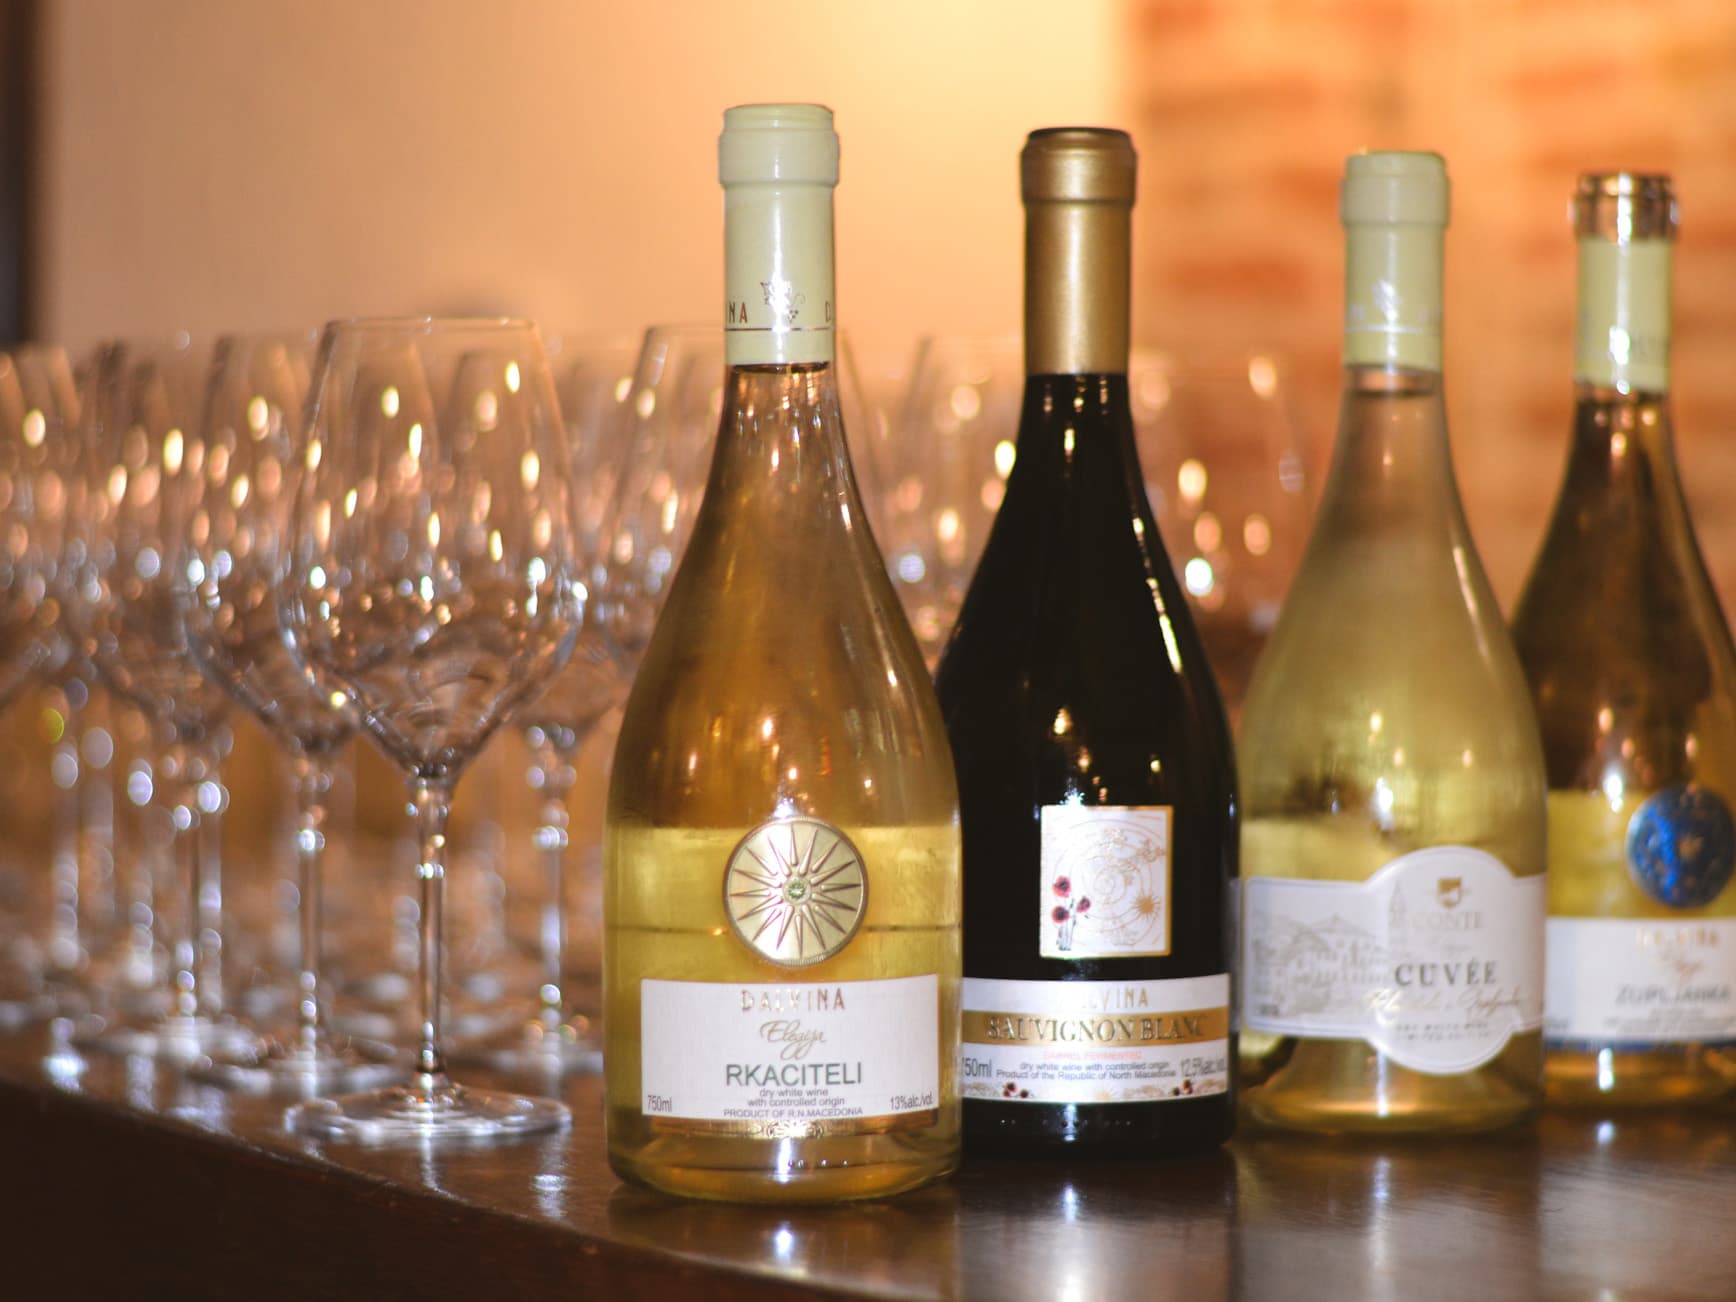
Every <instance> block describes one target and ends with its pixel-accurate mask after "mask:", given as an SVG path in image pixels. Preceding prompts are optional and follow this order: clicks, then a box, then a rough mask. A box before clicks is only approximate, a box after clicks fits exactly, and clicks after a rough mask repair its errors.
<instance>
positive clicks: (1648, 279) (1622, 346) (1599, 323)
mask: <svg viewBox="0 0 1736 1302" xmlns="http://www.w3.org/2000/svg"><path fill="white" fill-rule="evenodd" d="M1672 253H1673V246H1672V244H1671V242H1670V241H1669V240H1668V239H1666V238H1656V239H1643V240H1611V239H1601V238H1597V237H1595V236H1582V237H1581V238H1580V241H1579V312H1578V317H1577V320H1576V322H1575V328H1574V341H1573V378H1574V382H1575V383H1576V384H1577V385H1579V386H1580V394H1581V399H1582V400H1583V399H1584V397H1585V396H1586V395H1587V394H1588V393H1589V392H1593V391H1596V390H1607V391H1609V392H1611V393H1613V394H1629V393H1649V394H1665V393H1668V392H1669V390H1670V271H1671V264H1672Z"/></svg>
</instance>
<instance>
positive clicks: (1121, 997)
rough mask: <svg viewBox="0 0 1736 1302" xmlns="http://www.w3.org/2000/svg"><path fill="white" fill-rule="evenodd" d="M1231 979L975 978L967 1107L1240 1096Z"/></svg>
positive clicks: (964, 1089)
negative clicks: (991, 1102) (1234, 1072)
mask: <svg viewBox="0 0 1736 1302" xmlns="http://www.w3.org/2000/svg"><path fill="white" fill-rule="evenodd" d="M1229 1059H1230V978H1229V976H1228V975H1227V974H1225V975H1219V976H1205V977H1184V978H1181V979H1179V980H1173V981H1000V980H994V979H990V978H983V977H966V978H965V982H964V1069H963V1072H962V1077H961V1079H962V1083H961V1085H960V1088H959V1092H960V1093H961V1094H962V1095H963V1096H964V1097H965V1098H967V1099H996V1100H999V1101H1001V1102H1003V1103H1149V1102H1153V1101H1155V1100H1159V1099H1179V1098H1198V1097H1201V1096H1203V1095H1207V1094H1222V1093H1225V1092H1226V1091H1227V1090H1228V1089H1229V1087H1230V1076H1229Z"/></svg>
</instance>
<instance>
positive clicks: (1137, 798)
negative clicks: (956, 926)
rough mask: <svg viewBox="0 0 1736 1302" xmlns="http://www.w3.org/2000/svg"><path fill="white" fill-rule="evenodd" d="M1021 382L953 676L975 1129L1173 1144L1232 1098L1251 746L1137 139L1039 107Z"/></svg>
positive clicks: (970, 1142)
mask: <svg viewBox="0 0 1736 1302" xmlns="http://www.w3.org/2000/svg"><path fill="white" fill-rule="evenodd" d="M1021 172H1022V189H1023V195H1024V203H1025V371H1026V380H1025V394H1024V408H1023V411H1022V413H1021V416H1020V420H1019V429H1018V442H1017V445H1016V456H1015V459H1014V462H1013V467H1012V471H1011V473H1010V475H1009V476H1008V479H1007V486H1006V496H1005V498H1004V499H1003V501H1002V503H1001V507H1000V511H999V513H998V515H997V516H996V518H995V522H994V526H993V529H992V530H991V532H990V534H989V537H988V541H987V543H986V545H985V546H984V549H983V555H982V559H981V561H980V562H979V563H978V566H977V570H976V574H975V576H974V577H973V578H972V580H971V585H970V590H969V592H968V594H967V595H966V597H965V601H964V605H963V608H962V610H961V612H960V615H959V619H958V625H957V627H956V629H955V630H954V632H953V635H952V638H951V640H950V642H949V643H948V646H947V649H946V653H945V656H944V658H943V659H942V661H941V665H940V671H939V676H938V680H937V685H938V689H939V693H940V700H941V710H942V713H943V715H944V716H945V719H946V724H947V730H948V733H949V735H950V736H951V738H952V745H953V754H954V757H955V761H956V764H957V769H958V780H959V800H960V808H961V811H962V814H963V819H964V853H965V863H964V875H965V940H964V943H965V982H964V1032H963V1037H964V1049H963V1055H964V1056H963V1069H962V1079H961V1083H960V1087H961V1090H962V1092H963V1095H964V1126H965V1142H966V1144H967V1146H969V1147H973V1148H978V1147H980V1148H982V1149H986V1150H997V1149H998V1150H1002V1151H1023V1152H1043V1151H1050V1152H1079V1153H1093V1154H1100V1155H1104V1154H1112V1155H1125V1156H1134V1155H1140V1156H1152V1155H1159V1154H1164V1153H1171V1152H1178V1151H1182V1150H1185V1149H1191V1148H1198V1147H1202V1146H1209V1145H1213V1144H1217V1143H1219V1142H1221V1141H1223V1140H1224V1139H1225V1138H1227V1137H1228V1135H1229V1134H1230V1131H1231V1129H1232V1126H1233V1124H1234V1117H1235V1102H1234V1095H1233V1084H1234V1071H1235V1068H1234V1048H1233V1046H1234V1042H1235V1041H1234V1033H1233V1031H1232V1029H1231V1024H1230V1009H1231V1006H1232V1005H1231V994H1230V976H1229V972H1230V948H1231V945H1230V931H1229V891H1230V882H1231V878H1232V877H1233V875H1234V872H1235V862H1236V811H1235V805H1236V793H1235V766H1234V761H1233V760H1232V758H1231V752H1230V737H1229V727H1228V724H1227V723H1226V721H1225V716H1224V709H1223V704H1222V702H1221V700H1220V699H1219V696H1218V691H1217V687H1216V684H1215V682H1214V680H1213V677H1212V671H1211V668H1210V667H1209V666H1208V664H1207V663H1206V660H1205V655H1204V652H1203V651H1202V649H1201V645H1200V640H1199V637H1198V635H1197V634H1196V632H1195V629H1194V625H1193V621H1192V619H1191V617H1190V615H1189V613H1188V607H1187V602H1186V600H1185V597H1184V595H1183V593H1182V589H1181V586H1180V585H1179V584H1178V583H1177V581H1176V578H1175V575H1174V572H1173V570H1172V569H1171V567H1170V563H1169V559H1168V557H1167V556H1166V555H1165V554H1164V549H1163V543H1162V541H1161V540H1160V538H1159V535H1158V530H1157V526H1156V524H1155V522H1154V520H1153V518H1152V513H1151V507H1150V504H1149V503H1148V502H1147V500H1146V495H1145V487H1144V478H1143V476H1142V475H1141V474H1140V469H1139V457H1138V453H1137V452H1136V450H1135V447H1134V438H1133V422H1132V417H1131V409H1130V407H1129V404H1128V389H1127V357H1128V331H1129V250H1130V238H1131V231H1130V227H1131V218H1132V209H1133V200H1134V172H1135V159H1134V152H1133V145H1132V142H1131V141H1130V140H1129V139H1128V137H1127V135H1126V134H1125V133H1124V132H1120V131H1109V130H1095V129H1083V128H1059V129H1053V130H1046V131H1037V132H1033V133H1032V135H1031V136H1030V139H1029V140H1028V141H1027V143H1026V145H1025V149H1024V154H1023V157H1022V161H1021Z"/></svg>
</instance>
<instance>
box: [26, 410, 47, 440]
mask: <svg viewBox="0 0 1736 1302" xmlns="http://www.w3.org/2000/svg"><path fill="white" fill-rule="evenodd" d="M47 434H48V418H47V417H46V416H44V415H43V414H42V413H41V412H40V411H38V410H36V409H35V408H34V407H33V408H31V409H30V410H29V411H27V412H25V413H24V442H25V443H26V444H27V445H28V446H30V447H33V448H39V447H41V446H42V440H43V439H44V438H45V437H47Z"/></svg>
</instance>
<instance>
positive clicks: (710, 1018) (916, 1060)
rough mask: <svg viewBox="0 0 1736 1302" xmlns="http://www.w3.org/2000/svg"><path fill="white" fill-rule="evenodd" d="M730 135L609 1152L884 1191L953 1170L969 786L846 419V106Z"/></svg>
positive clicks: (710, 1173) (633, 914)
mask: <svg viewBox="0 0 1736 1302" xmlns="http://www.w3.org/2000/svg"><path fill="white" fill-rule="evenodd" d="M718 152H719V170H720V174H721V178H722V181H723V187H724V228H725V260H726V266H725V279H724V292H725V298H726V301H725V310H724V319H725V324H724V337H725V352H726V359H727V363H728V371H727V376H726V377H725V382H724V401H723V416H722V422H721V426H720V428H719V431H718V443H717V450H716V454H715V457H714V460H713V463H712V468H711V478H710V482H709V484H708V485H707V488H706V493H705V499H704V502H703V504H702V506H701V508H700V511H699V515H698V517H697V519H696V520H695V523H694V527H693V533H692V537H691V540H690V542H689V543H688V547H687V553H686V556H685V557H684V558H683V560H682V562H681V566H680V570H679V573H678V574H677V576H676V578H675V581H674V584H673V586H672V588H671V590H670V593H669V597H668V601H667V603H666V605H665V607H664V610H663V612H662V615H661V617H660V618H659V620H658V623H657V628H656V631H655V633H654V634H653V636H652V638H651V642H650V645H649V646H648V647H647V649H646V653H645V660H644V666H643V668H641V669H640V671H639V674H638V677H637V679H636V680H635V682H634V684H633V691H632V694H631V697H630V698H629V700H628V703H627V707H626V714H625V717H624V719H623V721H622V725H621V735H620V740H619V743H618V744H617V747H616V751H615V763H614V771H613V778H612V780H611V783H610V788H609V806H608V815H607V820H606V827H605V859H604V927H605V949H604V1021H603V1025H604V1036H605V1062H606V1077H607V1082H606V1090H607V1131H608V1149H609V1160H610V1163H611V1165H612V1166H613V1167H614V1169H615V1171H616V1172H617V1173H618V1174H619V1175H621V1176H622V1177H623V1178H625V1179H627V1180H631V1181H636V1182H638V1183H641V1184H645V1185H650V1186H653V1187H655V1188H659V1189H663V1190H666V1191H669V1192H673V1193H681V1194H689V1195H694V1196H698V1197H709V1198H724V1199H742V1200H763V1201H779V1200H790V1201H796V1200H799V1201H807V1202H814V1201H825V1200H832V1199H845V1198H862V1197H870V1196H875V1195H881V1194H890V1193H895V1192H897V1191H899V1190H901V1189H907V1188H910V1187H912V1186H914V1185H918V1184H921V1183H923V1182H924V1181H927V1180H930V1179H933V1178H935V1177H937V1176H940V1175H943V1174H945V1173H946V1172H948V1171H950V1170H951V1169H952V1168H953V1166H954V1165H955V1164H956V1163H957V1160H958V1153H959V1103H958V1088H957V1082H956V1069H957V1061H958V1034H959V1031H958V988H959V963H960V953H959V919H960V907H961V906H960V883H959V854H960V850H959V824H958V792H957V787H956V785H955V783H954V779H953V771H952V758H951V755H950V753H949V751H948V748H947V741H946V730H945V727H944V726H943V725H942V723H941V720H940V713H939V709H938V707H937V706H936V704H935V698H934V691H933V688H932V687H931V686H930V684H929V679H928V674H927V672H926V671H925V668H924V666H923V661H922V654H921V652H920V651H919V650H918V648H917V645H916V640H915V638H914V637H913V636H912V634H911V632H910V628H909V625H908V624H906V622H905V619H904V615H903V612H902V611H901V610H900V608H899V604H898V598H897V596H896V594H895V593H894V592H893V590H892V586H891V583H890V581H889V580H888V578H887V576H886V570H885V566H884V564H883V563H882V561H881V557H880V553H879V551H878V550H877V549H876V547H875V545H874V540H873V538H872V537H871V536H870V534H869V531H868V526H867V515H866V513H865V512H864V511H863V509H862V500H861V497H860V495H859V493H858V492H857V488H856V483H855V479H854V477H853V475H852V473H851V469H850V458H849V454H848V452H847V450H846V447H845V442H844V430H843V426H842V422H841V420H840V417H839V412H838V396H837V387H836V379H835V375H834V371H833V294H832V283H833V282H832V190H833V187H834V186H836V185H837V181H838V138H837V136H836V135H835V134H834V133H833V130H832V115H831V112H830V111H829V110H827V109H824V108H820V107H817V106H813V105H800V104H797V105H749V106H744V107H741V108H734V109H730V110H729V111H728V112H727V113H725V114H724V128H723V136H722V139H721V140H720V142H719V150H718Z"/></svg>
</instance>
